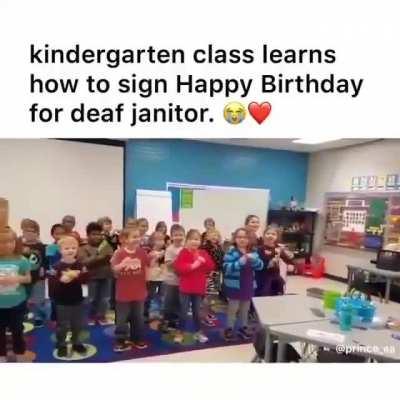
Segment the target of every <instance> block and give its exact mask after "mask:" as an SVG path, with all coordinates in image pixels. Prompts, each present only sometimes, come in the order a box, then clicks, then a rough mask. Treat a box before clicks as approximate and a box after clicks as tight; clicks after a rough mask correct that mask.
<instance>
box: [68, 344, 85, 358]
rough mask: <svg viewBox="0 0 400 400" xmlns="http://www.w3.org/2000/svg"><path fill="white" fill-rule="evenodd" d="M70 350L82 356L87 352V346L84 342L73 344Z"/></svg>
mask: <svg viewBox="0 0 400 400" xmlns="http://www.w3.org/2000/svg"><path fill="white" fill-rule="evenodd" d="M72 351H74V352H76V353H78V354H80V355H82V356H84V355H85V354H86V353H87V348H86V346H85V345H84V344H81V343H79V344H74V345H73V346H72Z"/></svg>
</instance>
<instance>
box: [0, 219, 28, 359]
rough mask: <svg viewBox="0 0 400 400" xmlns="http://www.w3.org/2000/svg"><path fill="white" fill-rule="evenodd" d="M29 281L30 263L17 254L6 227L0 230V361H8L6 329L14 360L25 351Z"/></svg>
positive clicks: (9, 230) (10, 232)
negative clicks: (25, 323)
mask: <svg viewBox="0 0 400 400" xmlns="http://www.w3.org/2000/svg"><path fill="white" fill-rule="evenodd" d="M29 283H31V273H30V263H29V261H28V260H27V259H26V258H24V257H22V256H21V255H19V254H16V235H15V233H14V232H13V231H12V230H11V229H10V228H8V227H6V228H3V229H2V230H1V231H0V362H6V361H7V358H6V357H7V348H6V330H7V328H8V329H9V330H10V331H11V335H12V342H13V351H14V354H15V355H16V357H17V361H22V360H23V355H24V353H25V350H26V347H25V340H24V326H23V321H24V315H25V310H26V300H27V293H26V289H25V286H24V285H27V284H29Z"/></svg>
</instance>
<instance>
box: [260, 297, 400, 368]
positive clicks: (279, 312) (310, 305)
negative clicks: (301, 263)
mask: <svg viewBox="0 0 400 400" xmlns="http://www.w3.org/2000/svg"><path fill="white" fill-rule="evenodd" d="M253 304H254V307H255V309H256V312H257V315H258V318H259V321H260V323H261V325H263V327H264V328H265V330H266V338H265V361H266V362H270V361H271V347H272V343H273V340H274V338H276V337H277V338H278V339H279V337H280V335H281V336H282V337H283V338H286V340H287V338H288V337H289V338H291V339H293V337H296V338H297V336H296V333H298V332H302V330H301V326H303V325H304V326H308V325H310V324H322V323H325V325H322V326H323V327H324V329H328V328H329V330H328V332H332V333H335V332H339V333H342V332H341V331H340V329H339V326H338V325H335V324H333V323H331V322H330V315H328V314H326V313H325V311H324V309H323V302H322V300H320V299H316V298H314V297H308V296H305V295H284V296H267V297H255V298H253ZM375 305H376V314H377V315H378V316H379V317H380V318H382V319H383V320H386V319H387V318H389V317H398V314H399V313H400V310H399V305H398V304H392V303H391V304H383V303H375ZM298 327H300V328H298ZM292 328H293V329H292ZM308 329H316V328H309V327H308ZM320 330H323V329H320ZM354 331H361V332H362V333H363V334H364V335H371V332H375V334H377V335H378V336H377V337H378V339H379V338H380V339H382V340H384V339H385V340H386V339H387V338H386V336H387V335H386V334H385V333H382V332H379V330H377V329H370V330H367V331H363V330H360V329H357V330H356V328H355V330H354ZM384 331H386V332H389V331H388V330H384ZM351 332H353V331H351ZM365 332H369V333H365ZM303 336H304V335H303ZM303 336H302V337H301V340H300V339H299V338H297V340H298V341H304V342H305V343H313V341H312V338H309V337H307V336H305V337H303ZM389 336H390V335H389ZM307 339H308V340H307ZM363 340H364V339H363ZM368 340H369V342H367V343H370V342H371V340H372V339H371V338H370V337H368ZM374 340H375V339H374ZM292 341H294V340H292ZM392 342H395V345H400V341H398V340H395V339H391V341H390V344H392ZM397 342H398V343H397ZM285 343H286V342H285V340H282V341H281V340H278V360H279V359H280V360H282V357H283V351H284V348H285V346H284V344H285ZM360 343H361V344H365V343H363V342H360ZM316 344H318V345H321V346H325V344H324V343H320V342H318V343H316ZM328 345H329V344H328ZM328 345H327V346H326V347H329V346H328ZM347 345H349V344H347ZM366 345H367V344H366ZM335 346H336V345H335ZM396 354H397V352H396ZM376 355H377V358H379V357H378V356H380V357H381V358H382V359H383V358H384V357H383V356H382V355H379V354H376ZM369 356H371V357H372V355H369ZM399 357H400V353H399Z"/></svg>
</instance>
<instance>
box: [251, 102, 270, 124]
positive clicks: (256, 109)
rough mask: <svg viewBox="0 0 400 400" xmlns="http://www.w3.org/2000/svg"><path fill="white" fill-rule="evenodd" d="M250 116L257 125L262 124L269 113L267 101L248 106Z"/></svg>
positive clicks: (252, 103)
mask: <svg viewBox="0 0 400 400" xmlns="http://www.w3.org/2000/svg"><path fill="white" fill-rule="evenodd" d="M248 109H249V113H250V115H251V116H252V117H253V118H254V119H255V120H256V121H257V122H258V123H259V124H262V123H263V122H264V121H265V119H266V118H267V117H268V115H269V114H270V113H271V104H270V103H268V101H265V102H264V103H261V104H259V103H256V102H255V101H253V102H251V103H250V104H249V106H248Z"/></svg>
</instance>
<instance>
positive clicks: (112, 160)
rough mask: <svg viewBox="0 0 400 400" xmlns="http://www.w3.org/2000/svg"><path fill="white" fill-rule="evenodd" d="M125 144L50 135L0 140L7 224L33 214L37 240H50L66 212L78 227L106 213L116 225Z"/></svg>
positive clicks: (0, 193)
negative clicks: (53, 226)
mask: <svg viewBox="0 0 400 400" xmlns="http://www.w3.org/2000/svg"><path fill="white" fill-rule="evenodd" d="M123 153H124V152H123V147H115V146H107V145H99V144H93V143H81V142H77V141H66V140H54V139H29V140H26V139H25V140H22V139H2V140H0V173H1V183H0V197H5V198H6V199H8V201H9V205H10V220H9V223H10V226H12V227H13V228H14V229H15V230H16V231H17V233H18V234H19V233H20V231H19V226H20V221H21V220H22V219H23V218H32V219H35V220H37V221H38V222H39V224H40V226H41V239H42V240H43V241H44V242H45V243H49V242H51V241H52V240H53V239H52V238H51V236H50V227H51V226H52V225H53V224H55V223H58V222H61V219H62V217H63V216H64V215H66V214H72V215H74V216H75V217H76V223H77V225H76V230H78V231H79V232H80V234H81V235H82V236H86V233H85V228H86V225H87V224H88V223H89V222H90V221H93V220H96V219H97V218H99V217H102V216H104V215H108V216H110V217H111V218H112V220H113V221H114V223H115V226H117V227H119V226H121V223H122V218H123V215H122V214H123V199H124V197H123V192H124V187H123V183H124V182H123V168H124V157H123Z"/></svg>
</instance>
